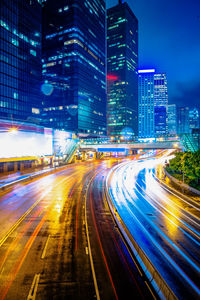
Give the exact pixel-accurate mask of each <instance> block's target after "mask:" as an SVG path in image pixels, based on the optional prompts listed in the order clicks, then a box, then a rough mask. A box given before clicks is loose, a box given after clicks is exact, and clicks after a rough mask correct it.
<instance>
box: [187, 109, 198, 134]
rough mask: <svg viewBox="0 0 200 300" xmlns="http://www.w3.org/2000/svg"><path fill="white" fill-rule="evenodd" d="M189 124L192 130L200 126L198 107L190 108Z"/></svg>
mask: <svg viewBox="0 0 200 300" xmlns="http://www.w3.org/2000/svg"><path fill="white" fill-rule="evenodd" d="M189 126H190V132H192V130H193V129H197V128H199V110H198V109H197V108H196V107H194V108H191V109H190V110H189Z"/></svg>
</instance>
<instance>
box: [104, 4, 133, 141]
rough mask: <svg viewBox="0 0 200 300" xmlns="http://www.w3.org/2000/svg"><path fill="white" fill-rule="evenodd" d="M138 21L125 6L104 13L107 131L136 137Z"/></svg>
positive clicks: (121, 5)
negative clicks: (105, 26) (105, 30)
mask: <svg viewBox="0 0 200 300" xmlns="http://www.w3.org/2000/svg"><path fill="white" fill-rule="evenodd" d="M137 68H138V20H137V18H136V17H135V15H134V14H133V12H132V11H131V9H130V8H129V6H128V4H127V3H121V1H119V4H118V5H116V6H114V7H112V8H110V9H108V11H107V102H108V103H107V132H108V135H110V136H115V137H122V138H133V137H134V136H137V135H138V118H137V116H138V77H137Z"/></svg>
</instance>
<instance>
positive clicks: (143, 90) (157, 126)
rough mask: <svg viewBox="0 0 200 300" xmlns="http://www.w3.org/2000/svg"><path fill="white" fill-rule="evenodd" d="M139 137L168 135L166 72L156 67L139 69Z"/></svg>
mask: <svg viewBox="0 0 200 300" xmlns="http://www.w3.org/2000/svg"><path fill="white" fill-rule="evenodd" d="M138 78H139V97H138V101H139V137H141V138H152V137H158V136H163V135H166V134H167V132H168V128H167V127H168V126H167V110H168V93H167V79H166V74H165V73H161V74H158V73H156V71H155V69H147V70H138Z"/></svg>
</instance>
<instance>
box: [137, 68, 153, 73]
mask: <svg viewBox="0 0 200 300" xmlns="http://www.w3.org/2000/svg"><path fill="white" fill-rule="evenodd" d="M155 72H156V70H155V69H146V70H138V74H143V73H155Z"/></svg>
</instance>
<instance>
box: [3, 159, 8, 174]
mask: <svg viewBox="0 0 200 300" xmlns="http://www.w3.org/2000/svg"><path fill="white" fill-rule="evenodd" d="M3 172H4V173H7V172H8V164H7V163H6V162H5V163H4V164H3Z"/></svg>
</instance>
